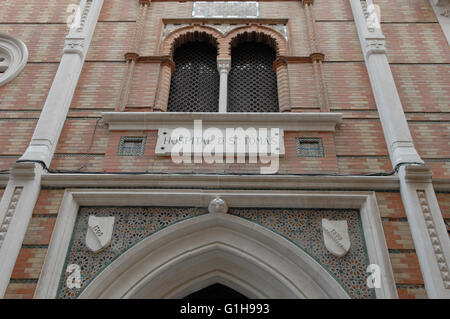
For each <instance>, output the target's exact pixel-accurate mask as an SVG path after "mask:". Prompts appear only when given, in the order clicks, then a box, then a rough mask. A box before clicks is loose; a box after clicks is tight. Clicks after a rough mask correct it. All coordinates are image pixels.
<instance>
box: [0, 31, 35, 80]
mask: <svg viewBox="0 0 450 319" xmlns="http://www.w3.org/2000/svg"><path fill="white" fill-rule="evenodd" d="M1 59H3V60H1ZM27 61H28V49H27V46H26V45H25V43H23V42H22V41H21V40H19V39H17V38H15V37H13V36H11V35H8V34H6V33H0V70H1V71H3V73H0V86H2V85H5V84H6V83H8V82H10V81H12V80H13V79H15V78H16V77H17V76H18V75H19V73H20V72H21V71H22V70H23V68H24V67H25V65H26V64H27Z"/></svg>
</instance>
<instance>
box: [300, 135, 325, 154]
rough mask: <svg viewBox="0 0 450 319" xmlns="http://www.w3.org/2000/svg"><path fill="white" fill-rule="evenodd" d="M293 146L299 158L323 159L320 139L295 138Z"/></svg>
mask: <svg viewBox="0 0 450 319" xmlns="http://www.w3.org/2000/svg"><path fill="white" fill-rule="evenodd" d="M295 144H296V148H297V156H299V157H324V151H323V144H322V139H321V138H297V139H296V141H295Z"/></svg>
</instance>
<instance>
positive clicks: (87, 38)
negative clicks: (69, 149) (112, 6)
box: [20, 0, 103, 166]
mask: <svg viewBox="0 0 450 319" xmlns="http://www.w3.org/2000/svg"><path fill="white" fill-rule="evenodd" d="M102 5H103V0H81V5H80V8H81V12H82V17H81V24H80V26H79V27H76V28H71V29H70V31H69V34H68V35H67V37H66V39H65V47H64V50H63V55H62V58H61V62H60V64H59V68H58V71H57V72H56V75H55V78H54V80H53V83H52V87H51V88H50V91H49V93H48V95H47V99H46V101H45V105H44V108H43V109H42V112H41V115H40V117H39V121H38V123H37V125H36V128H35V130H34V133H33V136H32V138H31V141H30V144H29V146H28V148H27V149H26V151H25V153H24V154H23V155H22V157H21V158H20V159H22V160H40V161H43V162H45V164H46V165H47V166H50V162H51V160H52V158H53V154H54V152H55V149H56V145H57V143H58V140H59V136H60V134H61V131H62V128H63V125H64V121H65V119H66V116H67V112H68V110H69V107H70V104H71V103H72V98H73V95H74V92H75V89H76V86H77V84H78V79H79V77H80V73H81V69H82V68H83V64H84V59H85V56H86V54H87V51H88V49H89V46H90V42H91V39H92V36H93V34H94V30H95V27H96V25H97V21H98V17H99V15H100V10H101V8H102Z"/></svg>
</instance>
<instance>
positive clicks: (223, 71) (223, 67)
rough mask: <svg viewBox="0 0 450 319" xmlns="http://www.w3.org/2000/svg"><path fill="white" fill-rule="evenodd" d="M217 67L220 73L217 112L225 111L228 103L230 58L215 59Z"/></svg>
mask: <svg viewBox="0 0 450 319" xmlns="http://www.w3.org/2000/svg"><path fill="white" fill-rule="evenodd" d="M217 69H218V70H219V74H220V91H219V113H226V112H227V103H228V73H229V72H230V70H231V59H217Z"/></svg>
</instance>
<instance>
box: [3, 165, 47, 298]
mask: <svg viewBox="0 0 450 319" xmlns="http://www.w3.org/2000/svg"><path fill="white" fill-rule="evenodd" d="M41 174H42V167H41V166H40V165H39V164H35V163H17V164H14V165H13V166H12V168H11V176H10V180H9V181H8V185H7V187H6V189H5V193H4V194H3V198H2V201H1V202H0V260H1V262H0V298H3V296H4V294H5V292H6V288H7V287H8V284H9V279H10V277H11V274H12V272H13V269H14V265H15V263H16V259H17V256H18V255H19V251H20V248H21V247H22V241H23V239H24V237H25V233H26V231H27V228H28V223H29V221H30V219H31V215H32V213H33V209H34V205H35V203H36V200H37V198H38V195H39V191H40V189H41V186H40V184H41Z"/></svg>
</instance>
